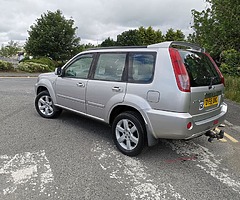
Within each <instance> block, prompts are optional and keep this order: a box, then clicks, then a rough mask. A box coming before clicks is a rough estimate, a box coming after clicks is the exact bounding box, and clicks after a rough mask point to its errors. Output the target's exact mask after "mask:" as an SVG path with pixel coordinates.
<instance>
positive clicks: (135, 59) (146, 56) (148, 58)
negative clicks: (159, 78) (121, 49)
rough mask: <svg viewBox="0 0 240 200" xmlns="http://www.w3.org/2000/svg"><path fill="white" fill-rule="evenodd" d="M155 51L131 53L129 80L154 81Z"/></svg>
mask: <svg viewBox="0 0 240 200" xmlns="http://www.w3.org/2000/svg"><path fill="white" fill-rule="evenodd" d="M155 58H156V54H155V53H148V52H143V53H131V54H130V57H129V61H130V65H129V71H128V81H129V82H133V83H149V82H151V81H152V78H153V72H154V66H155Z"/></svg>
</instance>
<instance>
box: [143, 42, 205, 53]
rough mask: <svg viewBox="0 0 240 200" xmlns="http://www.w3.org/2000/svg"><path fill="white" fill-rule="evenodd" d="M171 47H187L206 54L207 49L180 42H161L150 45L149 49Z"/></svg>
mask: <svg viewBox="0 0 240 200" xmlns="http://www.w3.org/2000/svg"><path fill="white" fill-rule="evenodd" d="M170 47H175V48H177V47H187V48H188V50H193V51H198V52H203V53H205V49H204V48H202V47H200V46H198V45H196V44H192V43H188V42H180V41H170V42H161V43H158V44H151V45H148V46H147V48H170Z"/></svg>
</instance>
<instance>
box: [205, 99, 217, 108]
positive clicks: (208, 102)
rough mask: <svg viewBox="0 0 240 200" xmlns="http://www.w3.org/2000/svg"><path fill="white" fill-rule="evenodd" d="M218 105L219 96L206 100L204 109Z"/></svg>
mask: <svg viewBox="0 0 240 200" xmlns="http://www.w3.org/2000/svg"><path fill="white" fill-rule="evenodd" d="M217 104H218V96H215V97H210V98H205V99H204V108H206V107H209V106H214V105H217Z"/></svg>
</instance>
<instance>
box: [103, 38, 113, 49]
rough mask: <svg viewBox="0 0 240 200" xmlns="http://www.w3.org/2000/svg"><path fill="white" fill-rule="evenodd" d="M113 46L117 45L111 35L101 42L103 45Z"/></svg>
mask: <svg viewBox="0 0 240 200" xmlns="http://www.w3.org/2000/svg"><path fill="white" fill-rule="evenodd" d="M111 46H116V42H115V41H114V40H113V39H111V38H110V37H108V38H107V39H106V40H104V41H103V42H102V43H101V47H111Z"/></svg>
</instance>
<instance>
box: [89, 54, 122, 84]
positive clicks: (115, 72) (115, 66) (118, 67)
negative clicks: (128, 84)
mask: <svg viewBox="0 0 240 200" xmlns="http://www.w3.org/2000/svg"><path fill="white" fill-rule="evenodd" d="M125 62H126V53H101V54H100V55H99V58H98V61H97V64H96V70H95V73H94V76H93V79H97V80H107V81H122V76H123V71H124V67H125Z"/></svg>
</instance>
